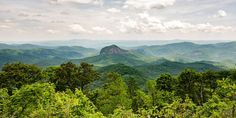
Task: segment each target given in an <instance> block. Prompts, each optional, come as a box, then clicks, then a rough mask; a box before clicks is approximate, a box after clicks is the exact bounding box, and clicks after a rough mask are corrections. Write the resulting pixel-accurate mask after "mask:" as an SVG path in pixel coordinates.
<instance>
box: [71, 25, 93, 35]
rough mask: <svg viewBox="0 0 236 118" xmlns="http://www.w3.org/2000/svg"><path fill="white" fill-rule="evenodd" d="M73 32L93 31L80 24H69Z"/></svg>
mask: <svg viewBox="0 0 236 118" xmlns="http://www.w3.org/2000/svg"><path fill="white" fill-rule="evenodd" d="M69 27H70V29H71V31H72V32H73V33H92V32H91V31H88V30H86V29H85V28H83V27H82V26H81V25H79V24H73V25H70V26H69Z"/></svg>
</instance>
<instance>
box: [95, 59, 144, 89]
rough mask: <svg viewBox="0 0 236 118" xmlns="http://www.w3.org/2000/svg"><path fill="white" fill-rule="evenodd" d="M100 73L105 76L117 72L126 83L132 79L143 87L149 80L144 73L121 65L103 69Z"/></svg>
mask: <svg viewBox="0 0 236 118" xmlns="http://www.w3.org/2000/svg"><path fill="white" fill-rule="evenodd" d="M98 72H100V73H104V74H106V73H109V72H116V73H119V74H120V75H122V76H123V77H124V78H125V80H126V81H127V80H129V79H130V78H134V79H135V80H136V82H137V83H138V84H139V85H143V83H145V81H146V79H147V78H146V76H145V75H144V73H143V72H141V71H139V70H137V69H135V68H134V67H131V66H127V65H125V64H121V63H118V64H112V65H108V66H104V67H101V68H99V69H98Z"/></svg>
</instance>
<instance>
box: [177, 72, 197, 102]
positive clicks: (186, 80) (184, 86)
mask: <svg viewBox="0 0 236 118" xmlns="http://www.w3.org/2000/svg"><path fill="white" fill-rule="evenodd" d="M199 78H201V75H200V74H199V73H197V72H196V71H194V70H191V69H186V70H184V71H183V72H182V73H181V74H180V75H179V77H178V90H177V94H178V95H179V96H181V97H182V98H183V99H184V98H185V97H186V95H188V96H189V97H190V98H191V99H192V100H193V101H194V102H195V103H198V104H200V101H199V99H198V96H197V93H196V89H197V86H196V82H197V81H199Z"/></svg>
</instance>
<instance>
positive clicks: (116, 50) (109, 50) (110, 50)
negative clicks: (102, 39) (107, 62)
mask: <svg viewBox="0 0 236 118" xmlns="http://www.w3.org/2000/svg"><path fill="white" fill-rule="evenodd" d="M127 53H128V51H127V50H124V49H121V48H120V47H118V46H116V45H110V46H107V47H104V48H102V49H101V51H100V55H109V54H127Z"/></svg>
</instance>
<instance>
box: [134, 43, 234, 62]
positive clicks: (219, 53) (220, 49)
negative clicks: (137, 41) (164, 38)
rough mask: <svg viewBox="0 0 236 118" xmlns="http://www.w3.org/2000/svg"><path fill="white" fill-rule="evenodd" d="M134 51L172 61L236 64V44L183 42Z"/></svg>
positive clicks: (139, 48) (145, 47)
mask: <svg viewBox="0 0 236 118" xmlns="http://www.w3.org/2000/svg"><path fill="white" fill-rule="evenodd" d="M133 50H134V51H135V52H137V53H140V54H143V55H146V56H156V57H163V58H166V59H168V60H172V61H180V62H194V61H215V62H221V63H231V65H232V64H233V65H234V63H236V60H235V58H236V42H228V43H217V44H202V45H200V44H195V43H191V42H181V43H173V44H167V45H153V46H142V47H137V48H134V49H133Z"/></svg>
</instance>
